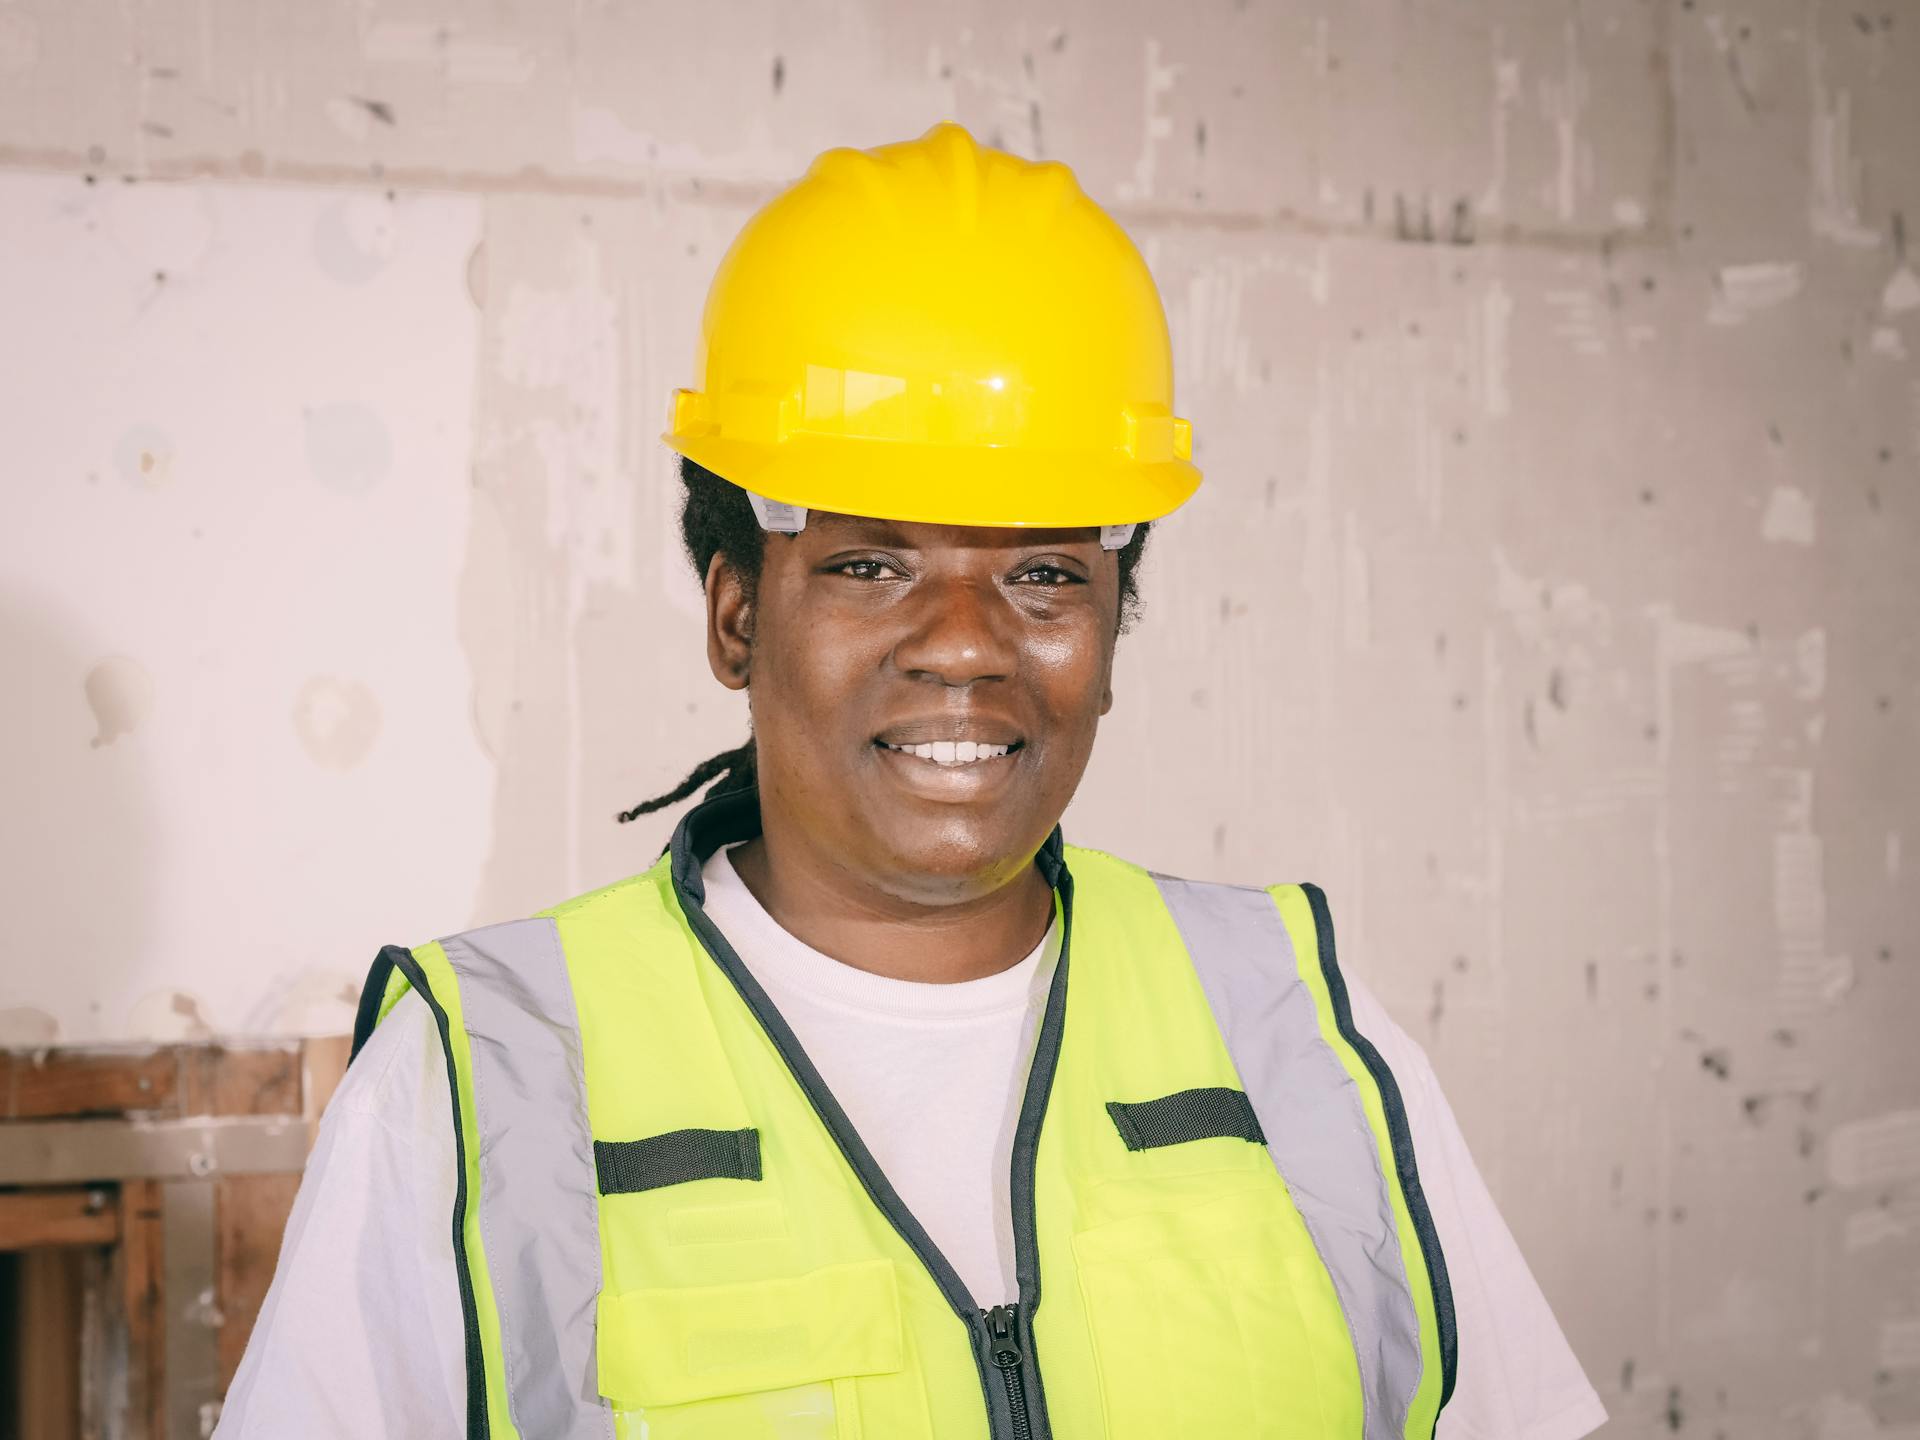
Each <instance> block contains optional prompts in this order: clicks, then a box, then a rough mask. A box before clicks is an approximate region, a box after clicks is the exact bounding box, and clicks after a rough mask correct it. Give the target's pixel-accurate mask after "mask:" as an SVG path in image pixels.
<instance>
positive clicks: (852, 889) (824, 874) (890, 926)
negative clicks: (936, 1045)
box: [730, 824, 1053, 984]
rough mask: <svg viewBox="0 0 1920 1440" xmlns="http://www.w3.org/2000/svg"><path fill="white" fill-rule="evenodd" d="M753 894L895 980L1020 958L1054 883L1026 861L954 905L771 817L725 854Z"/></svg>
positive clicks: (825, 944)
mask: <svg viewBox="0 0 1920 1440" xmlns="http://www.w3.org/2000/svg"><path fill="white" fill-rule="evenodd" d="M730 858H731V859H732V861H733V864H734V868H735V869H736V870H738V871H739V872H740V878H741V879H742V880H743V881H745V882H746V886H747V889H748V890H750V891H752V892H753V897H754V899H756V900H758V901H759V902H760V903H761V905H763V906H764V907H765V908H766V910H767V913H768V914H770V915H772V916H773V918H774V919H775V920H776V921H777V922H779V924H780V927H781V928H782V929H783V930H785V931H786V932H787V933H788V934H790V935H792V936H794V937H795V938H796V939H798V940H800V941H802V942H804V943H805V944H807V945H810V946H812V947H813V948H814V949H815V950H818V951H820V952H821V953H822V954H824V955H831V956H832V957H833V958H834V959H836V960H838V961H840V962H841V963H842V964H845V965H851V966H853V967H854V968H855V969H856V970H865V971H868V972H870V973H871V974H875V975H885V976H888V977H890V978H892V979H896V980H919V981H926V982H930V983H934V984H952V983H954V982H956V981H961V980H977V979H980V978H981V977H982V976H986V975H994V974H997V973H999V972H1000V971H1002V970H1005V969H1007V968H1008V967H1009V966H1012V965H1016V964H1018V963H1019V962H1020V961H1021V960H1023V959H1025V958H1026V957H1027V956H1028V955H1029V954H1031V953H1032V952H1033V949H1034V947H1035V946H1037V945H1038V944H1039V943H1040V942H1041V940H1042V939H1044V938H1045V936H1046V933H1047V927H1048V926H1049V925H1050V924H1051V923H1052V921H1053V887H1052V886H1050V885H1049V884H1048V883H1047V881H1046V877H1045V876H1043V875H1042V874H1041V873H1040V870H1039V868H1038V866H1036V865H1034V864H1032V863H1031V862H1029V863H1028V864H1026V865H1023V866H1021V867H1020V869H1019V870H1018V871H1017V872H1015V874H1014V875H1013V877H1012V878H1011V879H1009V880H1008V881H1007V882H1006V883H1005V884H1003V885H1000V886H998V887H996V888H994V889H991V890H989V891H987V892H985V893H983V894H980V895H977V896H972V897H969V898H967V899H963V900H958V901H955V902H954V903H952V904H941V905H922V904H916V903H914V902H912V901H910V900H903V899H901V898H899V897H898V896H896V895H892V894H889V893H888V892H887V891H886V890H884V889H883V888H881V887H880V886H878V885H876V884H873V883H872V882H870V881H868V880H866V879H864V878H863V877H861V876H859V875H856V874H854V873H853V872H851V871H849V870H848V869H846V868H845V867H844V866H842V865H839V864H837V863H835V862H834V860H833V858H832V857H831V856H828V855H825V854H822V853H820V852H819V851H817V850H816V849H815V848H814V847H812V846H810V845H808V844H806V843H805V841H804V839H802V840H800V841H799V843H790V837H786V836H783V835H782V834H781V833H780V830H779V827H778V826H777V824H776V826H775V827H774V829H773V830H772V831H771V832H767V833H762V834H761V835H759V836H757V837H755V838H754V839H752V840H750V841H748V842H747V843H746V844H744V845H742V846H740V847H739V848H738V849H736V850H734V851H733V852H732V853H731V857H730Z"/></svg>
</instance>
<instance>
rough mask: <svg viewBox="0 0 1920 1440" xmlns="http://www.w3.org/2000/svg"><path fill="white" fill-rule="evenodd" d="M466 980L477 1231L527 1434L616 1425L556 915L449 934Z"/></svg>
mask: <svg viewBox="0 0 1920 1440" xmlns="http://www.w3.org/2000/svg"><path fill="white" fill-rule="evenodd" d="M440 944H441V948H443V949H444V950H445V951H446V954H447V960H448V963H449V964H451V965H452V966H453V970H454V973H455V974H456V975H458V976H459V977H460V1009H461V1013H462V1016H463V1018H464V1020H465V1024H466V1031H467V1039H468V1042H469V1044H470V1047H471V1050H472V1056H473V1112H474V1122H475V1125H476V1127H477V1128H478V1130H479V1132H480V1133H479V1136H478V1140H479V1146H480V1197H479V1198H480V1235H481V1240H482V1242H483V1243H484V1245H485V1246H486V1252H487V1255H486V1260H487V1274H488V1276H489V1278H491V1280H492V1281H493V1299H494V1308H495V1310H496V1311H497V1313H498V1315H499V1318H500V1349H501V1353H502V1356H503V1359H504V1363H505V1368H506V1375H505V1377H504V1378H505V1381H506V1392H507V1408H508V1413H509V1414H511V1415H512V1417H513V1423H514V1426H515V1428H516V1429H518V1430H519V1432H520V1435H521V1440H586V1437H589V1436H610V1435H612V1434H613V1416H612V1414H611V1412H610V1411H609V1409H608V1407H607V1406H606V1404H605V1402H603V1401H602V1400H601V1398H600V1387H599V1381H598V1375H597V1371H596V1368H595V1365H594V1317H595V1308H596V1302H597V1300H598V1298H599V1295H600V1212H599V1204H600V1201H599V1194H598V1187H597V1185H596V1183H595V1179H594V1168H593V1133H592V1130H591V1128H590V1127H589V1124H588V1120H587V1089H586V1076H585V1074H584V1071H583V1068H582V1063H581V1052H580V1026H579V1021H578V1018H577V1016H576V1014H575V1011H574V1004H573V986H572V983H571V981H570V980H569V979H568V976H567V964H566V960H565V958H564V957H563V956H562V954H561V951H560V936H559V932H558V931H557V930H556V928H555V926H554V922H553V921H551V920H515V921H513V922H511V923H509V924H506V925H491V926H488V927H486V928H485V929H482V930H469V931H467V932H466V933H465V934H464V935H455V936H452V937H450V938H449V939H446V940H443V941H441V942H440Z"/></svg>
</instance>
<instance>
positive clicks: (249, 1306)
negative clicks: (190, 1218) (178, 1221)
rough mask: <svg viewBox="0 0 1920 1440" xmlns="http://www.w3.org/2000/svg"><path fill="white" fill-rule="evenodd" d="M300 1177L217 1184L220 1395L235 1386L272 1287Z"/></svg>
mask: <svg viewBox="0 0 1920 1440" xmlns="http://www.w3.org/2000/svg"><path fill="white" fill-rule="evenodd" d="M299 1189H300V1177H299V1176H298V1175H226V1176H222V1177H221V1178H220V1179H219V1180H218V1181H216V1182H215V1183H214V1293H215V1296H216V1297H217V1299H218V1304H219V1310H220V1393H221V1394H223V1395H224V1394H225V1393H226V1390H227V1386H229V1385H231V1384H232V1383H233V1372H234V1371H235V1370H236V1369H238V1368H239V1365H240V1357H241V1355H243V1354H244V1353H245V1352H246V1348H247V1337H248V1336H249V1335H251V1334H252V1333H253V1322H254V1320H255V1319H256V1318H257V1317H258V1316H259V1314H260V1305H261V1303H262V1302H263V1301H264V1300H265V1299H266V1298H267V1286H268V1285H270V1284H271V1283H272V1282H273V1269H274V1266H275V1265H276V1264H278V1263H279V1260H280V1237H281V1236H282V1234H284V1233H285V1231H286V1228H287V1216H288V1215H289V1214H291V1213H292V1211H293V1197H294V1195H295V1194H296V1192H298V1190H299Z"/></svg>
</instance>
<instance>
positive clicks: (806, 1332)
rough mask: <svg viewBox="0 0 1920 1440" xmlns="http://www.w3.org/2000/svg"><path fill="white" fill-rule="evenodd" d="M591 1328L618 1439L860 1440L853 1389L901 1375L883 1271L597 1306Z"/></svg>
mask: <svg viewBox="0 0 1920 1440" xmlns="http://www.w3.org/2000/svg"><path fill="white" fill-rule="evenodd" d="M598 1318H599V1326H598V1342H597V1344H598V1361H599V1371H600V1393H601V1394H602V1395H604V1396H605V1397H606V1398H607V1400H608V1401H609V1402H610V1403H611V1404H612V1407H613V1411H614V1416H615V1421H616V1425H617V1428H618V1431H619V1433H620V1435H621V1436H623V1437H626V1436H634V1437H639V1436H645V1437H646V1440H861V1437H862V1434H863V1429H862V1426H861V1423H860V1415H859V1400H858V1391H857V1388H856V1386H855V1383H854V1379H855V1377H857V1376H863V1375H879V1374H888V1373H891V1372H895V1371H898V1370H900V1369H901V1368H902V1367H903V1366H904V1364H905V1336H904V1333H903V1330H902V1326H901V1318H900V1296H899V1289H898V1281H897V1279H896V1277H895V1275H894V1270H893V1264H892V1262H891V1261H888V1260H872V1261H863V1262H860V1263H857V1264H850V1265H831V1266H827V1267H825V1268H822V1269H819V1270H814V1271H811V1272H809V1273H807V1274H804V1275H796V1276H792V1277H789V1278H786V1279H780V1280H767V1281H756V1282H753V1283H750V1284H737V1285H708V1286H698V1287H691V1288H681V1289H659V1290H631V1291H627V1292H625V1293H623V1294H619V1295H606V1294H603V1295H602V1296H601V1297H600V1303H599V1317H598ZM867 1440H890V1437H874V1436H868V1437H867Z"/></svg>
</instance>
